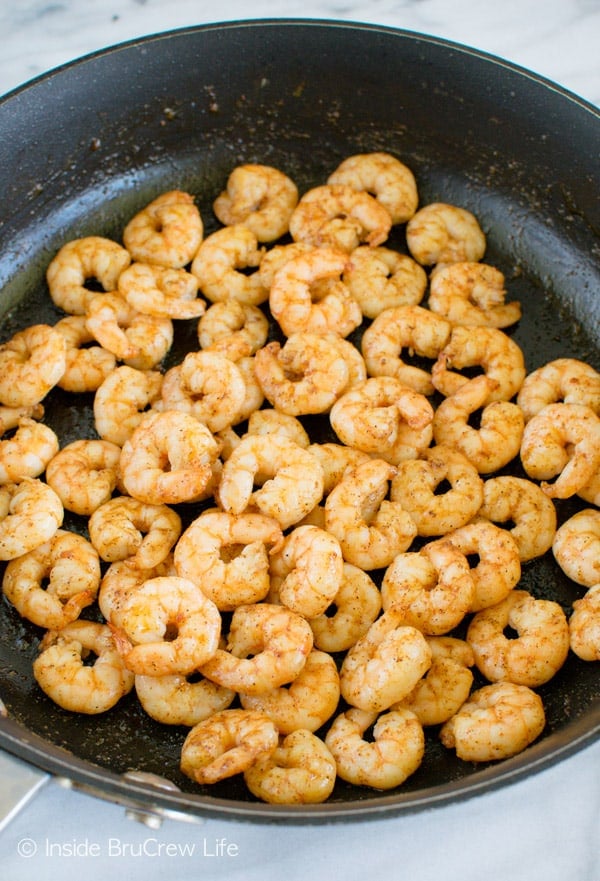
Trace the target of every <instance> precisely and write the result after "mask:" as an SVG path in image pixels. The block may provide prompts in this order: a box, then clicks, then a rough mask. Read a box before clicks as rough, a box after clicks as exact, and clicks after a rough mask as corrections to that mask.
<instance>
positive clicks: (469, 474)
mask: <svg viewBox="0 0 600 881" xmlns="http://www.w3.org/2000/svg"><path fill="white" fill-rule="evenodd" d="M446 485H447V488H446V489H445V491H444V492H442V491H441V489H443V488H444V487H445V486H446ZM483 486H484V484H483V479H482V478H481V477H480V475H479V473H478V471H477V469H476V468H475V466H474V465H473V463H472V462H470V461H469V460H468V459H467V457H466V456H464V455H463V454H462V453H461V452H459V451H458V450H455V449H453V448H452V447H449V446H445V445H444V444H441V445H435V446H433V447H429V448H428V449H426V450H424V451H423V452H422V453H421V458H420V459H407V460H406V461H405V462H400V463H399V464H398V466H397V471H396V475H395V476H394V477H393V478H392V485H391V491H390V498H391V500H392V501H393V502H396V501H397V502H400V503H401V504H402V507H403V508H404V509H405V510H406V511H408V513H409V514H410V516H411V517H412V519H413V520H414V522H415V525H416V527H417V534H418V535H421V536H428V537H430V536H436V535H445V534H446V533H447V532H450V530H452V529H457V528H458V527H459V526H463V525H464V524H465V523H468V522H469V520H471V518H472V517H474V516H475V514H477V512H478V511H479V509H480V507H481V504H482V502H483Z"/></svg>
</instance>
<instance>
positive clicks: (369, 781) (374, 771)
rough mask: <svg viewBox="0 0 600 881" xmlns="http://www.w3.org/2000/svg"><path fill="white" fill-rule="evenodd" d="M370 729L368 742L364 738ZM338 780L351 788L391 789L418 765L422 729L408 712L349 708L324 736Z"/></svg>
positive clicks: (421, 746) (414, 717)
mask: <svg viewBox="0 0 600 881" xmlns="http://www.w3.org/2000/svg"><path fill="white" fill-rule="evenodd" d="M370 728H372V739H371V738H369V740H366V739H364V737H363V736H364V734H365V733H366V731H367V729H370ZM325 745H326V746H327V747H328V748H329V750H330V751H331V754H332V755H333V758H334V759H335V763H336V767H337V773H338V777H340V778H341V779H342V780H347V781H348V782H349V783H353V784H354V785H355V786H370V787H372V788H373V789H383V790H386V789H393V788H394V787H396V786H400V785H401V784H402V783H404V781H405V780H406V779H407V778H408V777H410V775H411V774H414V772H415V771H416V770H417V768H418V767H419V766H420V765H421V762H422V760H423V756H424V754H425V735H424V733H423V726H422V725H421V723H420V722H419V720H418V719H417V717H416V715H415V714H414V713H413V712H411V711H410V710H406V709H402V708H401V709H396V710H390V711H389V712H387V713H384V714H382V715H380V716H379V717H378V716H377V712H376V711H368V710H362V709H357V708H354V707H351V708H350V709H349V710H346V711H345V712H344V713H340V715H339V716H337V717H336V718H335V719H334V721H333V724H332V725H331V727H330V729H329V731H328V732H327V734H326V735H325Z"/></svg>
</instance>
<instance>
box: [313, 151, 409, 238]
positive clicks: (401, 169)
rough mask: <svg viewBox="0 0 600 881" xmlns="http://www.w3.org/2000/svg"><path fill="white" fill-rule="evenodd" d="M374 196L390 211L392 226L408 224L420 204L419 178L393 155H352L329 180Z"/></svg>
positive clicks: (328, 181)
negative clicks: (417, 179)
mask: <svg viewBox="0 0 600 881" xmlns="http://www.w3.org/2000/svg"><path fill="white" fill-rule="evenodd" d="M327 183H328V184H344V185H345V186H350V187H352V188H353V189H355V190H361V191H364V192H367V193H370V194H371V195H374V196H375V198H376V199H377V201H378V202H380V203H381V204H382V205H383V207H384V208H385V209H387V211H388V212H389V214H390V216H391V218H392V224H397V223H406V221H407V220H410V218H411V217H412V216H413V214H414V213H415V211H416V210H417V206H418V204H419V194H418V192H417V182H416V180H415V176H414V174H413V173H412V171H411V170H410V168H408V166H406V165H405V164H404V163H403V162H400V160H399V159H397V158H396V157H395V156H392V155H391V153H383V152H374V153H356V154H355V155H354V156H348V158H347V159H344V160H343V161H342V162H341V163H340V164H339V165H338V167H337V168H336V169H335V171H333V172H332V173H331V174H330V175H329V177H328V178H327Z"/></svg>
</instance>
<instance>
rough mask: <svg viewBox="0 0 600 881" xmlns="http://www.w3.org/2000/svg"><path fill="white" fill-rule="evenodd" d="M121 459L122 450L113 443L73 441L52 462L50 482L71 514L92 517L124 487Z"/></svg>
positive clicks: (48, 477) (49, 471) (49, 464)
mask: <svg viewBox="0 0 600 881" xmlns="http://www.w3.org/2000/svg"><path fill="white" fill-rule="evenodd" d="M120 458H121V448H120V447H118V446H117V445H116V444H113V443H110V441H105V440H96V439H94V438H89V439H88V438H86V439H81V440H76V441H72V442H71V443H70V444H67V445H66V446H64V447H63V448H62V449H61V450H60V451H58V450H57V452H56V453H55V455H54V456H53V458H52V459H51V461H50V462H48V466H47V468H46V483H47V484H48V486H51V487H52V489H53V490H54V491H55V493H56V494H57V495H58V497H59V498H60V500H61V502H62V503H63V507H64V508H66V510H67V511H73V512H74V513H75V514H80V515H81V516H83V517H89V516H90V514H93V512H94V511H95V510H96V508H98V507H100V505H102V504H104V503H105V502H107V501H108V500H109V499H110V498H111V496H112V494H113V492H114V491H115V489H117V488H118V487H120V478H119V459H120Z"/></svg>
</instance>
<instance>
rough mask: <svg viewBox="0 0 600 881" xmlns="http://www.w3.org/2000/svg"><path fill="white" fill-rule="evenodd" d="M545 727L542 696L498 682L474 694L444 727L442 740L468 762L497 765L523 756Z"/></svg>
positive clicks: (523, 688)
mask: <svg viewBox="0 0 600 881" xmlns="http://www.w3.org/2000/svg"><path fill="white" fill-rule="evenodd" d="M545 725H546V714H545V712H544V705H543V703H542V699H541V698H540V696H539V694H537V693H536V692H535V691H533V689H531V688H529V687H528V686H527V685H518V684H516V683H514V682H495V683H492V684H491V685H484V686H483V687H482V688H480V689H478V690H477V691H474V692H472V694H471V696H470V697H469V699H468V700H467V701H465V703H464V704H463V705H462V707H461V708H460V710H459V711H458V712H457V713H455V714H454V716H452V718H450V719H448V721H447V722H446V723H445V724H444V725H443V726H442V728H441V731H440V740H441V742H442V743H443V745H444V746H445V747H448V749H454V750H456V755H457V756H458V758H459V759H462V760H463V761H464V762H493V761H497V760H499V759H508V758H510V757H511V756H514V755H517V753H520V752H521V751H522V750H524V749H525V748H526V747H528V746H529V745H530V744H532V743H533V742H534V740H536V739H537V738H538V737H539V735H540V734H541V733H542V731H543V730H544V727H545Z"/></svg>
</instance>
